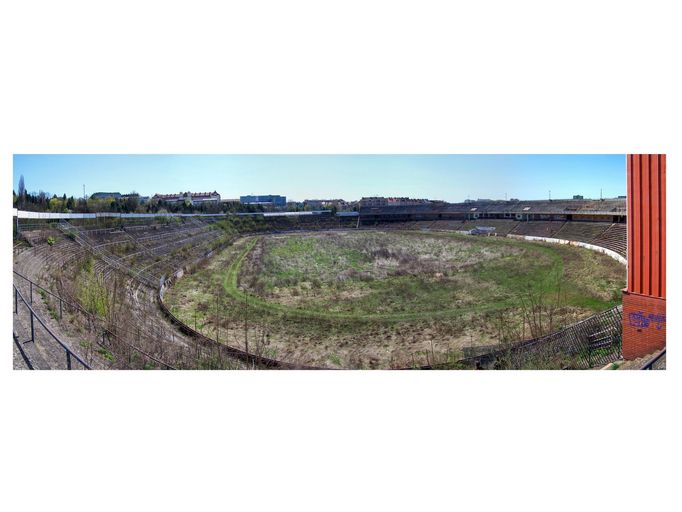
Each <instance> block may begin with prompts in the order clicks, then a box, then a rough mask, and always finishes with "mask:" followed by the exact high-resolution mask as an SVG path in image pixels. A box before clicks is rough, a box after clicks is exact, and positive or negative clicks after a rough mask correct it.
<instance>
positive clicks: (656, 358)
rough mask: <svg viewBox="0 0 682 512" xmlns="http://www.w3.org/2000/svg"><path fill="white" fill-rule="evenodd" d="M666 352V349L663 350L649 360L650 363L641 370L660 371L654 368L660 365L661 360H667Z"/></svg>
mask: <svg viewBox="0 0 682 512" xmlns="http://www.w3.org/2000/svg"><path fill="white" fill-rule="evenodd" d="M665 351H666V349H663V351H662V352H661V353H660V354H658V355H656V356H654V357H653V358H651V359H649V361H647V362H646V363H645V364H644V366H642V368H640V369H641V370H658V368H654V367H655V366H656V363H658V362H659V361H660V360H661V359H664V358H665Z"/></svg>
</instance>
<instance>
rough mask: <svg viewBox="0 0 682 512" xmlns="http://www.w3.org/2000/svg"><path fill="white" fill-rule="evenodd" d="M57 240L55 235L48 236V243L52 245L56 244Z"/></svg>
mask: <svg viewBox="0 0 682 512" xmlns="http://www.w3.org/2000/svg"><path fill="white" fill-rule="evenodd" d="M55 242H56V240H55V239H54V237H53V236H50V237H48V238H47V245H50V246H52V245H54V244H55Z"/></svg>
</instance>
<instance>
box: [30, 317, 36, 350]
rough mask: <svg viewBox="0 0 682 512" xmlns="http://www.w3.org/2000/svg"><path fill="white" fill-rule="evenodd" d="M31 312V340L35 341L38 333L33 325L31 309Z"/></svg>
mask: <svg viewBox="0 0 682 512" xmlns="http://www.w3.org/2000/svg"><path fill="white" fill-rule="evenodd" d="M29 313H30V314H31V341H32V342H34V343H35V339H36V335H35V329H34V327H33V311H31V310H30V309H29Z"/></svg>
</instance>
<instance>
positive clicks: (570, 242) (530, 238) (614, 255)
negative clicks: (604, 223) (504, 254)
mask: <svg viewBox="0 0 682 512" xmlns="http://www.w3.org/2000/svg"><path fill="white" fill-rule="evenodd" d="M507 238H516V239H518V240H528V241H531V242H548V243H550V244H563V245H576V246H578V247H583V248H585V249H589V250H591V251H596V252H600V253H602V254H606V255H607V256H609V257H611V258H613V259H614V260H616V261H617V262H619V263H622V264H623V265H625V266H626V267H627V264H628V260H627V259H625V258H623V257H622V256H621V255H620V254H618V253H617V252H615V251H612V250H611V249H607V248H605V247H599V246H598V245H592V244H586V243H585V242H577V241H575V240H563V239H561V238H546V237H544V236H530V235H527V236H526V235H507Z"/></svg>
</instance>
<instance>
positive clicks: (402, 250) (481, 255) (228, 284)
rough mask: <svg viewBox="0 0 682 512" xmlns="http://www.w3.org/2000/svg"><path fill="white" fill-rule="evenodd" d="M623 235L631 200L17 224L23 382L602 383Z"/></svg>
mask: <svg viewBox="0 0 682 512" xmlns="http://www.w3.org/2000/svg"><path fill="white" fill-rule="evenodd" d="M625 220H626V212H625V201H624V200H608V201H567V202H561V201H526V202H516V203H510V202H488V203H481V204H477V203H464V204H460V205H446V206H441V207H439V206H437V205H415V206H412V207H386V208H363V209H361V210H360V211H359V212H352V213H347V212H346V213H340V214H336V215H332V214H331V212H329V211H319V212H306V213H303V214H296V215H292V214H286V215H277V214H266V215H263V214H253V215H165V216H159V215H125V214H80V215H50V214H47V215H46V214H30V213H28V212H17V218H16V220H15V228H16V232H17V238H16V241H15V247H14V319H15V321H14V331H15V332H14V338H15V357H14V366H15V368H44V369H51V368H72V369H75V368H97V369H108V368H112V369H126V368H130V369H143V368H146V369H157V368H158V369H240V368H283V369H373V368H395V369H397V368H401V369H410V368H422V369H430V368H434V369H437V368H443V369H460V368H461V369H466V368H548V369H562V368H600V367H603V366H604V365H607V364H608V363H610V362H612V361H615V360H617V359H619V358H620V357H621V332H622V326H621V308H620V296H619V293H620V290H621V289H622V288H623V286H624V283H625V267H624V264H625V263H626V261H625V256H626V224H625ZM472 234H479V235H483V236H471V235H472ZM549 242H554V243H549ZM557 242H558V243H557ZM586 278H587V279H586ZM526 281H527V282H530V283H534V284H533V285H524V284H523V283H524V282H526ZM27 340H30V341H32V343H25V342H26V341H27Z"/></svg>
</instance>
